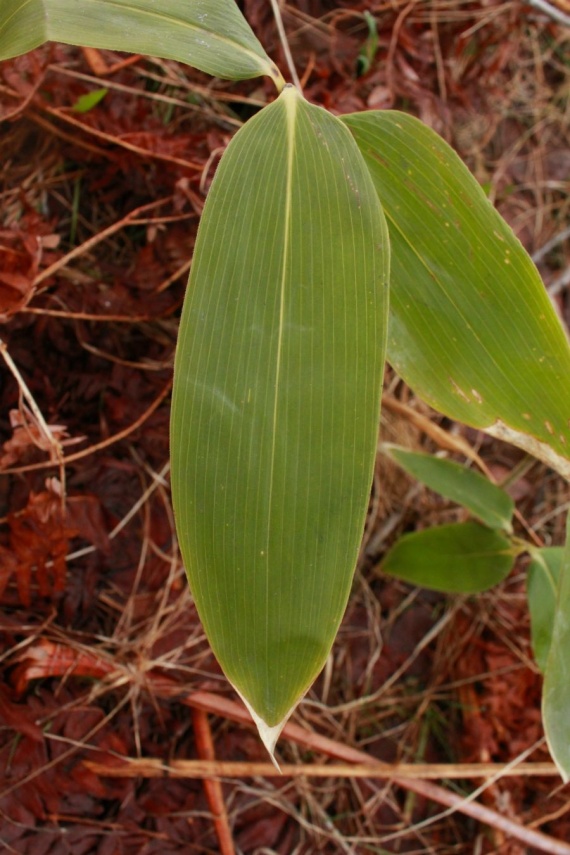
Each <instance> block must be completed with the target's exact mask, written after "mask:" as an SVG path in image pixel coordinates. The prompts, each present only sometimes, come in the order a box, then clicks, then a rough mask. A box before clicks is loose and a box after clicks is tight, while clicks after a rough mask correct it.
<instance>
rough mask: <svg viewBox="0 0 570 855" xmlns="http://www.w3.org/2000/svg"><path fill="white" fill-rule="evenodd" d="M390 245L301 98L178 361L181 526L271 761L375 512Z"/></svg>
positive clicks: (271, 145) (195, 306)
mask: <svg viewBox="0 0 570 855" xmlns="http://www.w3.org/2000/svg"><path fill="white" fill-rule="evenodd" d="M387 278H388V241H387V229H386V225H385V221H384V218H383V214H382V210H381V207H380V204H379V201H378V196H377V194H376V192H375V189H374V186H373V184H372V182H371V180H370V176H369V174H368V171H367V169H366V167H365V165H364V162H363V160H362V157H361V155H360V152H359V151H358V148H357V147H356V145H355V143H354V140H353V139H352V137H351V135H350V134H349V133H348V131H347V129H346V128H345V127H344V125H343V124H342V123H341V122H340V121H339V120H338V119H336V118H335V117H333V116H331V115H330V114H329V113H327V112H326V111H325V110H322V109H321V108H318V107H314V106H311V105H310V104H308V103H307V102H306V101H305V100H304V99H303V98H302V96H301V95H300V94H299V93H298V92H297V91H296V90H295V89H294V88H293V87H291V86H287V87H285V89H284V91H283V93H282V94H281V96H280V97H279V98H278V99H277V101H275V102H274V103H273V104H271V105H270V106H268V107H266V108H265V109H263V110H262V111H261V112H260V113H259V114H257V115H256V116H255V117H254V118H253V119H252V120H250V121H249V122H248V123H247V124H246V125H245V126H244V127H243V128H242V129H241V130H240V131H239V132H238V134H237V135H236V136H235V138H234V139H233V140H232V142H231V143H230V145H229V147H228V149H227V151H226V153H225V154H224V156H223V158H222V161H221V164H220V166H219V168H218V171H217V174H216V176H215V179H214V182H213V184H212V187H211V190H210V193H209V196H208V200H207V202H206V206H205V209H204V213H203V216H202V220H201V223H200V228H199V233H198V238H197V243H196V249H195V254H194V259H193V263H192V272H191V277H190V282H189V287H188V292H187V296H186V301H185V305H184V310H183V315H182V321H181V327H180V335H179V343H178V349H177V356H176V364H175V388H174V393H173V408H172V430H171V441H172V442H171V453H172V491H173V500H174V507H175V513H176V519H177V529H178V534H179V540H180V546H181V550H182V554H183V557H184V562H185V565H186V568H187V571H188V576H189V579H190V586H191V589H192V591H193V594H194V598H195V601H196V604H197V608H198V610H199V613H200V616H201V619H202V621H203V623H204V627H205V630H206V633H207V635H208V638H209V639H210V643H211V645H212V648H213V650H214V652H215V654H216V656H217V658H218V660H219V662H220V664H221V666H222V668H223V669H224V671H225V673H226V675H227V676H228V678H229V680H230V681H231V682H232V683H233V685H234V686H235V687H236V688H237V690H238V691H239V692H240V694H241V695H242V697H243V698H244V699H245V701H246V702H247V703H248V705H249V706H250V708H251V709H252V710H253V712H254V714H255V715H256V716H257V718H258V720H259V722H260V730H261V731H264V732H265V736H266V739H267V742H268V743H269V747H270V750H271V743H273V742H274V739H275V738H276V736H277V735H278V732H279V730H280V728H281V727H282V726H283V724H284V721H285V720H286V718H287V716H288V715H289V713H290V712H291V710H292V708H293V707H294V706H295V705H296V703H297V702H298V700H299V699H300V697H302V695H303V694H304V692H305V691H306V690H307V689H308V687H309V686H310V684H311V683H312V681H313V680H314V679H315V677H316V676H317V674H318V673H319V671H320V670H321V668H322V667H323V665H324V663H325V660H326V657H327V655H328V653H329V650H330V647H331V645H332V642H333V640H334V636H335V634H336V631H337V628H338V625H339V622H340V620H341V617H342V614H343V611H344V608H345V605H346V601H347V598H348V594H349V590H350V586H351V580H352V576H353V571H354V566H355V563H356V559H357V555H358V548H359V543H360V539H361V536H362V530H363V525H364V519H365V515H366V510H367V504H368V497H369V490H370V484H371V479H372V471H373V466H374V458H375V448H376V441H377V431H378V415H379V405H380V389H381V383H382V372H383V364H384V352H385V337H386V323H387Z"/></svg>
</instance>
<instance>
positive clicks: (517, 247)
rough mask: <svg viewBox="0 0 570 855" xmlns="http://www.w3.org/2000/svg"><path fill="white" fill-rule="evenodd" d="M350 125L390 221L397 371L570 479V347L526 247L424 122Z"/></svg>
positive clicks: (398, 119) (429, 396)
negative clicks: (569, 380) (569, 379)
mask: <svg viewBox="0 0 570 855" xmlns="http://www.w3.org/2000/svg"><path fill="white" fill-rule="evenodd" d="M344 121H345V122H346V124H347V125H348V127H349V128H350V129H351V131H352V132H353V134H354V136H355V139H356V141H357V143H358V145H359V147H360V149H361V151H362V153H363V155H364V158H365V161H366V163H367V165H368V167H369V169H370V173H371V175H372V178H373V180H374V183H375V185H376V188H377V190H378V193H379V196H380V199H381V200H382V205H383V207H384V210H385V213H386V217H387V220H388V228H389V231H390V241H391V246H392V273H391V308H390V327H389V341H388V360H389V362H391V364H392V365H393V366H394V368H395V369H396V371H397V372H398V373H399V374H400V375H401V376H402V377H403V378H404V379H405V380H406V382H407V383H408V384H409V385H410V386H411V387H412V389H414V390H415V391H416V392H417V394H418V395H420V397H422V398H423V399H424V400H425V401H427V402H428V403H429V404H431V405H432V406H433V407H435V408H436V409H438V410H440V411H441V412H443V413H445V414H447V415H448V416H450V417H451V418H453V419H457V420H459V421H462V422H465V423H467V424H469V425H473V426H474V427H478V428H483V429H484V430H486V431H487V432H489V433H491V434H493V435H495V436H499V437H500V438H502V439H506V440H508V441H510V442H513V443H514V444H516V445H520V446H521V447H523V448H525V450H527V451H529V452H530V453H531V454H534V455H535V456H537V457H540V458H541V459H543V460H546V462H548V463H549V464H550V465H551V466H553V467H554V468H556V469H558V471H560V472H561V473H562V474H564V475H566V477H570V462H569V461H570V424H569V417H570V383H568V378H569V377H570V347H569V345H568V340H567V338H566V335H565V333H564V331H563V330H562V327H561V325H560V323H559V322H558V319H557V317H556V315H555V313H554V310H553V308H552V306H551V304H550V301H549V299H548V296H547V294H546V291H545V289H544V286H543V284H542V282H541V280H540V277H539V275H538V272H537V270H536V268H535V267H534V265H533V264H532V262H531V260H530V258H529V257H528V255H527V254H526V252H525V251H524V249H523V247H522V245H521V244H520V243H519V241H518V240H517V239H516V238H515V236H514V235H513V233H512V231H511V230H510V228H509V227H508V226H507V224H506V223H505V222H504V221H503V219H502V218H501V217H500V216H499V214H498V213H497V212H496V211H495V210H494V208H493V207H492V206H491V204H490V203H489V201H488V200H487V198H486V197H485V195H484V193H483V191H482V190H481V188H480V187H479V185H478V184H477V182H476V181H475V179H474V178H473V176H472V175H471V174H470V173H469V171H468V169H467V168H466V167H465V165H464V164H463V163H462V162H461V160H460V159H459V157H458V156H457V155H456V154H455V153H454V152H453V151H452V149H451V148H450V147H449V146H448V145H447V144H446V143H445V142H444V141H443V140H442V139H441V138H440V137H439V136H438V135H437V134H435V133H434V132H433V131H432V130H430V129H429V128H427V127H426V126H425V125H423V123H422V122H420V121H418V120H417V119H414V118H413V117H411V116H407V115H405V114H403V113H398V112H393V111H383V112H369V113H362V114H354V115H351V116H346V117H344Z"/></svg>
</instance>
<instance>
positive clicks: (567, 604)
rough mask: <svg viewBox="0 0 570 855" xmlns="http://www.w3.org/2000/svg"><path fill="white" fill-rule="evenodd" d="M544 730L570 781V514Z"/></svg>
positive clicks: (544, 700) (549, 662) (548, 666)
mask: <svg viewBox="0 0 570 855" xmlns="http://www.w3.org/2000/svg"><path fill="white" fill-rule="evenodd" d="M542 717H543V721H544V731H545V733H546V739H547V742H548V747H549V749H550V753H551V754H552V759H553V760H554V761H555V763H556V765H557V766H558V769H559V771H560V774H561V775H562V777H563V778H564V780H565V781H569V780H570V515H569V517H568V520H567V522H566V547H565V550H564V554H563V556H562V561H561V565H560V576H559V579H558V596H557V599H556V612H555V616H554V628H553V630H552V642H551V644H550V653H549V655H548V659H547V662H546V671H545V675H544V688H543V694H542Z"/></svg>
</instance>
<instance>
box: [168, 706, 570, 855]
mask: <svg viewBox="0 0 570 855" xmlns="http://www.w3.org/2000/svg"><path fill="white" fill-rule="evenodd" d="M181 700H183V701H184V703H187V704H188V705H189V706H199V707H200V709H205V710H208V711H209V712H211V713H215V714H217V715H221V716H223V717H225V718H229V719H232V720H233V721H239V722H241V723H243V724H249V725H251V724H252V721H251V718H250V716H249V714H248V713H247V711H246V710H245V708H244V707H242V706H240V705H239V704H237V703H234V702H233V701H229V700H227V699H226V698H223V697H221V696H219V695H214V694H211V693H210V692H194V693H192V694H191V695H188V696H187V697H186V698H184V699H181ZM282 736H283V738H285V739H290V740H291V741H292V742H295V743H297V744H298V745H302V746H303V747H305V748H308V749H309V750H312V751H319V752H321V753H322V754H326V755H328V756H329V757H336V758H337V759H338V760H343V761H344V762H346V763H364V764H366V765H368V766H372V767H375V768H376V767H380V768H381V767H383V766H384V767H385V766H386V764H383V763H381V762H380V761H378V760H376V759H375V758H373V757H370V756H369V755H368V754H366V753H365V752H364V751H359V750H358V749H356V748H352V747H351V746H349V745H344V744H343V743H341V742H336V741H335V740H334V739H329V738H328V737H325V736H320V735H319V734H317V733H311V732H310V731H308V730H305V728H303V727H300V726H299V725H297V724H292V723H290V722H289V723H288V724H286V725H285V728H284V729H283V734H282ZM392 781H393V783H394V784H396V785H397V786H400V787H402V788H404V789H406V790H411V791H412V792H414V793H417V794H418V795H420V796H423V797H424V798H426V799H429V800H430V801H434V802H436V803H437V804H442V805H445V806H446V807H448V808H450V809H451V810H452V811H458V812H459V813H463V814H465V815H466V816H470V817H472V818H473V819H475V820H476V821H477V822H480V823H483V824H484V825H489V826H491V827H492V828H497V829H499V830H501V831H504V832H505V833H506V834H510V835H511V837H513V838H514V839H515V840H520V841H522V842H523V843H525V844H526V845H527V846H529V847H530V846H534V847H535V848H536V849H539V850H540V851H541V852H546V853H548V855H570V844H568V843H563V842H562V841H560V840H555V839H554V838H553V837H550V836H549V835H548V834H543V833H542V832H540V831H534V830H531V829H529V828H525V827H523V826H522V825H520V823H518V822H515V820H513V819H509V818H507V817H505V816H501V814H499V813H497V811H494V810H492V809H491V808H488V807H485V806H484V805H482V804H480V803H479V802H477V801H469V797H467V798H462V797H461V796H458V795H456V794H455V793H452V792H451V791H449V790H446V789H444V787H440V786H438V785H437V784H433V783H432V782H431V781H426V780H421V779H415V778H405V777H400V776H396V777H394V778H392Z"/></svg>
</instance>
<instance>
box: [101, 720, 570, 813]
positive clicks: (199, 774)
mask: <svg viewBox="0 0 570 855" xmlns="http://www.w3.org/2000/svg"><path fill="white" fill-rule="evenodd" d="M202 715H205V713H204V712H202ZM194 730H195V733H196V736H197V728H196V723H194ZM196 742H198V739H196ZM199 753H200V752H199ZM123 761H124V762H123ZM85 766H86V767H88V768H89V770H90V771H91V772H94V773H95V774H96V775H101V776H103V777H107V778H192V779H194V778H197V779H200V778H204V779H208V778H256V777H264V778H276V777H278V776H277V773H276V771H275V766H274V765H273V763H249V762H245V761H244V762H239V761H227V760H216V759H215V758H211V759H203V760H171V761H170V763H168V764H166V763H164V762H163V761H162V760H159V759H157V758H156V757H124V758H123V757H121V764H120V765H117V766H109V764H108V763H101V762H96V761H94V760H86V761H85ZM279 768H280V769H281V775H282V776H283V777H285V778H369V779H370V780H395V779H396V778H407V779H408V778H416V779H417V778H421V779H422V780H428V779H433V780H442V779H444V780H445V779H446V780H467V779H472V778H494V777H498V776H500V777H502V778H519V777H540V778H551V777H556V778H559V777H560V772H559V771H558V769H557V768H556V765H555V764H554V763H549V762H543V763H519V764H517V765H516V766H508V765H505V764H503V763H397V764H394V765H392V764H385V765H378V766H371V765H369V764H364V763H351V764H349V763H299V764H292V763H281V764H280V766H279ZM212 812H213V811H212Z"/></svg>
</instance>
